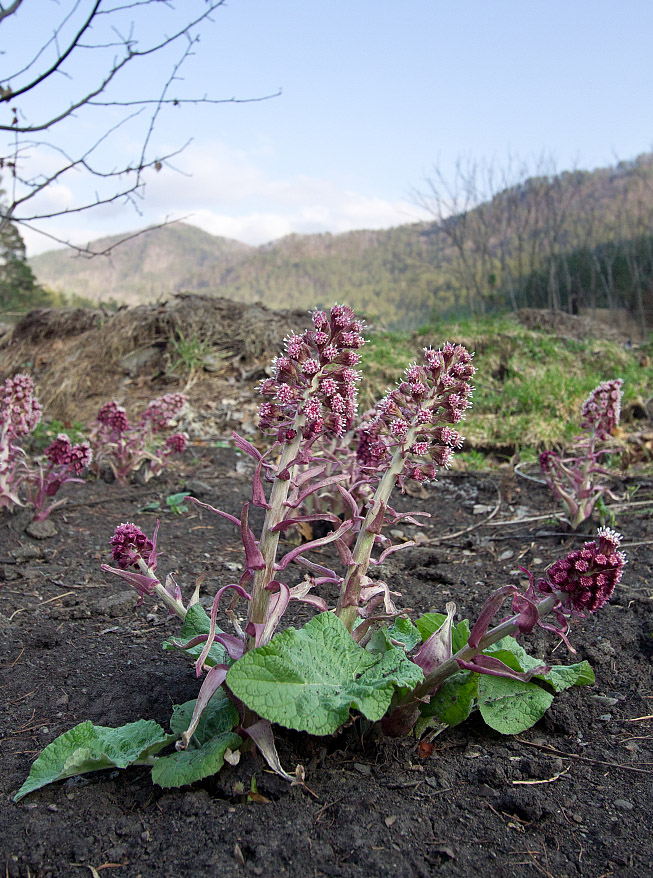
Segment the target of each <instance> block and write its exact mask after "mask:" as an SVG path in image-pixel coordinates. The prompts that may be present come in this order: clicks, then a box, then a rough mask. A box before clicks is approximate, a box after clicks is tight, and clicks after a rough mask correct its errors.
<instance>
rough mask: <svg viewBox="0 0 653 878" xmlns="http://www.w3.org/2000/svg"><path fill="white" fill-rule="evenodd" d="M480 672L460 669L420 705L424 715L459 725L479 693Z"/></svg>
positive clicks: (450, 724) (447, 723)
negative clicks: (425, 702)
mask: <svg viewBox="0 0 653 878" xmlns="http://www.w3.org/2000/svg"><path fill="white" fill-rule="evenodd" d="M478 677H479V675H478V674H475V673H473V672H472V671H459V672H458V673H457V674H454V675H453V677H449V678H448V679H447V680H445V681H444V683H442V685H441V686H440V688H439V689H438V691H437V692H436V693H435V695H432V696H431V700H430V702H429V703H428V704H423V705H422V706H421V707H420V713H421V715H422V716H423V717H435V718H436V719H437V721H438V722H439V723H444V724H446V725H448V726H457V725H458V723H461V722H464V720H466V719H467V717H468V716H469V715H470V713H471V712H472V708H473V707H474V701H475V699H476V693H477V683H478Z"/></svg>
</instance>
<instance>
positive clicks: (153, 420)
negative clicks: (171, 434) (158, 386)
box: [141, 393, 188, 431]
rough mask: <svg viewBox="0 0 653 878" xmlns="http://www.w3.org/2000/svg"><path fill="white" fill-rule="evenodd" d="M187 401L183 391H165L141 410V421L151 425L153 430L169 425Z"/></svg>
mask: <svg viewBox="0 0 653 878" xmlns="http://www.w3.org/2000/svg"><path fill="white" fill-rule="evenodd" d="M187 401H188V397H187V396H186V394H184V393H166V394H165V395H164V396H159V397H158V398H157V399H153V400H152V402H151V403H149V405H148V407H147V408H146V409H145V411H144V412H143V417H142V419H141V421H142V423H144V424H145V423H148V422H149V424H150V425H151V427H152V429H153V430H154V431H157V430H163V429H164V428H165V427H169V426H170V424H171V421H173V420H174V419H175V418H176V417H177V415H178V414H179V412H180V411H181V410H182V409H183V407H184V406H185V405H186V403H187Z"/></svg>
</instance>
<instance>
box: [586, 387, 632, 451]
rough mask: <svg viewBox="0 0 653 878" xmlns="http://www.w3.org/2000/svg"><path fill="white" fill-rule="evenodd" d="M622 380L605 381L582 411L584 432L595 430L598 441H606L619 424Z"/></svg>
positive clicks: (593, 393)
mask: <svg viewBox="0 0 653 878" xmlns="http://www.w3.org/2000/svg"><path fill="white" fill-rule="evenodd" d="M622 384H623V381H622V379H621V378H615V379H614V380H612V381H603V382H602V383H601V384H599V386H598V387H595V388H594V390H593V391H592V392H591V393H590V395H589V396H588V397H587V399H586V400H585V402H584V403H583V407H582V409H581V422H580V425H581V427H582V428H583V430H593V431H594V433H595V434H596V436H597V438H598V439H601V440H605V439H607V438H608V436H609V435H610V433H612V431H613V430H614V428H615V427H616V426H617V425H618V423H619V417H620V415H621V397H622V396H623V391H622V390H621V386H622Z"/></svg>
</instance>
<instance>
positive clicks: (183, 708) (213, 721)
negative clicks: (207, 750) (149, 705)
mask: <svg viewBox="0 0 653 878" xmlns="http://www.w3.org/2000/svg"><path fill="white" fill-rule="evenodd" d="M194 710H195V700H193V701H187V702H186V703H185V704H175V706H174V708H173V711H172V717H171V718H170V729H171V730H172V732H173V733H174V734H175V735H181V734H182V732H185V731H186V729H187V728H188V726H189V725H190V722H191V719H192V717H193V711H194ZM238 720H239V717H238V710H237V708H236V705H235V704H234V703H233V701H230V700H229V698H228V697H227V695H226V693H225V692H224V690H222V689H219V690H218V691H217V692H216V693H215V695H213V696H212V697H211V700H210V701H209V703H208V704H207V705H206V707H205V708H204V710H203V711H202V716H201V717H200V721H199V723H198V724H197V728H196V729H195V733H194V735H193V737H192V738H191V740H190V744H189V745H188V749H189V750H191V749H194V748H197V747H201V746H202V745H203V744H206V742H207V741H210V740H211V738H214V737H215V736H216V735H221V734H223V733H224V732H230V731H231V730H232V729H233V727H234V726H235V725H236V724H237V723H238Z"/></svg>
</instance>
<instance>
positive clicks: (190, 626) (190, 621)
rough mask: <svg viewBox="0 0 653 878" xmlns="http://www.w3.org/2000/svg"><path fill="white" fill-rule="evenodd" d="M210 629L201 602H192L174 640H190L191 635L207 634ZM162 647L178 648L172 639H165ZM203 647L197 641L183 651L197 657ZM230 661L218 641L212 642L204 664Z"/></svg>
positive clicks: (218, 632)
mask: <svg viewBox="0 0 653 878" xmlns="http://www.w3.org/2000/svg"><path fill="white" fill-rule="evenodd" d="M210 630H211V620H210V618H209V616H208V614H207V612H206V610H205V609H204V607H203V606H202V605H201V604H193V606H192V607H189V608H188V612H187V613H186V618H185V619H184V624H183V626H182V628H181V631H180V632H179V637H176V638H175V640H178V641H179V640H180V641H181V642H182V643H187V642H188V641H189V640H192V639H193V637H197V636H198V635H199V634H208V633H209V631H210ZM215 631H216V634H221V633H222V632H221V631H220V629H219V628H216V629H215ZM163 648H164V649H179V647H178V646H177V644H176V643H174V642H173V640H166V641H165V642H164V644H163ZM203 649H204V644H203V643H198V644H197V646H191V647H190V649H185V650H183V652H185V653H186V655H187V656H190V658H192V659H197V658H199V657H200V655H201V652H202V650H203ZM227 661H230V659H228V656H227V652H226V650H225V648H224V647H223V646H221V645H220V644H219V643H214V644H213V645H212V646H211V649H210V650H209V654H208V656H207V657H206V660H205V662H204V663H205V664H206V665H208V666H209V667H213V665H221V664H224V663H225V662H227Z"/></svg>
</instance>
